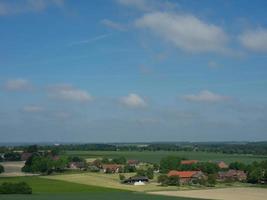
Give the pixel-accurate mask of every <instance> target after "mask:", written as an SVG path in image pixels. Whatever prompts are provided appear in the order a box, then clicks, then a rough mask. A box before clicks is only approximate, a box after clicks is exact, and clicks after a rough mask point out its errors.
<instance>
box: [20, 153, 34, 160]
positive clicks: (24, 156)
mask: <svg viewBox="0 0 267 200" xmlns="http://www.w3.org/2000/svg"><path fill="white" fill-rule="evenodd" d="M31 156H32V153H27V152H24V153H22V154H21V156H20V159H21V160H22V161H27V160H28V159H29V158H30V157H31Z"/></svg>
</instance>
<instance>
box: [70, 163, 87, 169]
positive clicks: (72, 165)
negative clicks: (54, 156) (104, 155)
mask: <svg viewBox="0 0 267 200" xmlns="http://www.w3.org/2000/svg"><path fill="white" fill-rule="evenodd" d="M69 168H70V169H84V168H85V163H84V162H70V163H69Z"/></svg>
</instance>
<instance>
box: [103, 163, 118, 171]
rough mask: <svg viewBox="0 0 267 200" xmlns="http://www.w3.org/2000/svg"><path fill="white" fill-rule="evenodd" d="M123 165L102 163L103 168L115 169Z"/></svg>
mask: <svg viewBox="0 0 267 200" xmlns="http://www.w3.org/2000/svg"><path fill="white" fill-rule="evenodd" d="M122 166H123V165H117V164H105V165H102V167H103V169H113V170H116V169H118V168H120V167H122Z"/></svg>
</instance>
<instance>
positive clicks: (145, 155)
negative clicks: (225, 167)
mask: <svg viewBox="0 0 267 200" xmlns="http://www.w3.org/2000/svg"><path fill="white" fill-rule="evenodd" d="M66 153H67V155H72V156H81V157H83V158H101V157H109V158H112V157H117V156H124V157H126V158H127V159H136V160H140V161H144V162H151V163H159V161H160V159H161V158H162V157H165V156H169V155H173V156H179V157H184V158H187V159H196V160H200V161H210V160H211V161H219V160H223V161H225V162H226V163H231V162H234V161H240V162H244V163H251V162H253V161H261V160H267V156H255V155H244V154H223V153H210V152H194V151H141V152H139V151H67V152H66Z"/></svg>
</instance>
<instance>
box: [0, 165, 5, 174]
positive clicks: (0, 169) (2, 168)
mask: <svg viewBox="0 0 267 200" xmlns="http://www.w3.org/2000/svg"><path fill="white" fill-rule="evenodd" d="M4 171H5V168H4V167H3V166H2V165H0V174H1V173H3V172H4Z"/></svg>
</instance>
